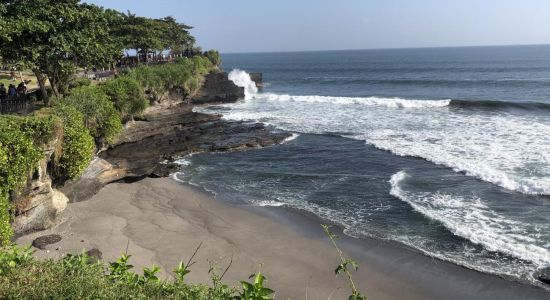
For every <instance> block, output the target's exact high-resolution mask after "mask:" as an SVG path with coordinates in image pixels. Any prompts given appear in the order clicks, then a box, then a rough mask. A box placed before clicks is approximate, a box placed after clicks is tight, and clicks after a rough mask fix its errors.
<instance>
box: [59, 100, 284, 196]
mask: <svg viewBox="0 0 550 300" xmlns="http://www.w3.org/2000/svg"><path fill="white" fill-rule="evenodd" d="M288 136H289V134H288V133H286V132H281V131H275V130H273V129H272V128H268V127H266V126H264V125H263V124H259V123H247V122H231V121H225V120H222V119H221V116H220V115H210V114H203V113H196V112H193V111H192V106H190V105H186V104H184V103H181V102H180V103H179V104H175V105H172V106H166V107H152V108H151V109H149V110H148V111H147V112H146V113H145V114H144V115H143V117H142V118H141V121H136V122H131V123H128V124H127V126H126V128H125V130H124V132H123V134H122V136H121V138H120V140H119V142H118V143H117V144H116V145H114V146H113V147H111V148H110V149H107V150H106V151H104V152H102V153H100V154H99V157H98V158H96V159H94V161H93V162H92V163H91V164H90V166H89V167H88V168H87V169H86V170H85V172H84V175H83V176H82V177H81V178H80V179H79V180H76V181H72V182H68V183H67V184H66V185H65V186H64V187H63V189H62V191H63V192H64V193H65V194H66V195H67V196H68V197H69V199H70V201H71V202H79V201H84V200H87V199H89V198H90V197H91V196H93V195H94V194H95V193H97V192H98V191H99V190H100V188H101V187H103V186H105V185H106V184H108V183H111V182H115V181H121V180H124V181H135V180H139V179H142V178H144V177H166V176H168V175H169V174H170V173H172V172H174V171H176V169H177V166H176V165H174V164H172V163H170V162H171V161H173V160H174V159H175V158H176V157H180V156H184V155H187V154H190V153H195V152H205V151H230V150H237V149H246V148H255V147H262V146H268V145H272V144H275V143H279V142H281V141H283V140H284V139H285V138H287V137H288Z"/></svg>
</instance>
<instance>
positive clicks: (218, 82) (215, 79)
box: [191, 72, 244, 104]
mask: <svg viewBox="0 0 550 300" xmlns="http://www.w3.org/2000/svg"><path fill="white" fill-rule="evenodd" d="M240 99H244V88H243V87H239V86H237V85H235V84H234V83H233V81H231V80H229V79H228V78H227V73H221V72H220V73H210V74H208V75H206V76H205V78H204V83H203V85H202V87H201V88H200V89H199V91H198V92H197V93H196V94H195V95H194V96H193V97H192V99H191V102H192V103H194V104H206V103H209V104H211V103H232V102H236V101H238V100H240Z"/></svg>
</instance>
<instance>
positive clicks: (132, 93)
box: [101, 76, 148, 118]
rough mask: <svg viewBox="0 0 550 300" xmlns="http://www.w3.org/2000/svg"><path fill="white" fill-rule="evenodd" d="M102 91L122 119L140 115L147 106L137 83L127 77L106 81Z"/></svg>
mask: <svg viewBox="0 0 550 300" xmlns="http://www.w3.org/2000/svg"><path fill="white" fill-rule="evenodd" d="M101 88H102V90H103V91H104V92H105V94H107V96H109V98H110V99H111V101H113V103H114V105H115V107H116V109H117V110H118V111H119V112H120V114H121V116H122V118H127V117H130V118H133V117H134V116H135V115H139V114H141V113H142V112H143V111H144V110H145V109H146V108H147V106H148V102H147V100H145V94H144V92H143V89H142V88H141V86H140V85H139V82H138V81H137V80H136V79H134V78H131V77H129V76H120V77H118V78H115V79H113V80H109V81H107V83H105V85H103V86H101Z"/></svg>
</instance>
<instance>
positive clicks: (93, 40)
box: [0, 0, 122, 96]
mask: <svg viewBox="0 0 550 300" xmlns="http://www.w3.org/2000/svg"><path fill="white" fill-rule="evenodd" d="M0 10H4V13H3V14H2V22H3V23H4V24H6V25H5V30H1V31H2V34H1V35H0V53H1V56H2V58H3V59H4V60H5V61H7V62H10V63H12V64H16V65H19V66H21V67H26V68H29V69H32V70H33V71H34V73H35V74H36V76H37V78H38V80H39V83H40V85H41V87H43V85H44V81H45V79H46V78H47V79H49V81H50V84H51V87H52V90H53V92H54V93H55V95H56V96H59V95H60V94H63V93H64V92H65V91H64V88H65V86H66V83H67V82H68V79H69V78H70V76H72V74H74V72H75V69H76V68H77V67H94V66H95V67H104V66H109V65H110V64H112V62H113V59H114V58H116V57H117V56H120V53H121V50H122V49H120V48H119V47H118V45H117V43H115V40H114V38H113V36H112V35H111V32H110V28H111V25H112V24H113V23H114V22H116V20H117V18H118V15H117V14H114V13H113V12H112V11H107V10H105V9H103V8H100V7H98V6H95V5H89V4H85V3H79V1H78V0H58V1H49V0H32V1H17V0H12V1H4V4H3V5H2V7H1V8H0Z"/></svg>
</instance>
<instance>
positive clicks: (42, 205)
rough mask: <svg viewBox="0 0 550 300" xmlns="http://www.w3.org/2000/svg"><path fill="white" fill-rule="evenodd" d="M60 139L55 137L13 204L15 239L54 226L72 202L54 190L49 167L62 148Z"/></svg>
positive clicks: (45, 147)
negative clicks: (55, 154) (59, 148)
mask: <svg viewBox="0 0 550 300" xmlns="http://www.w3.org/2000/svg"><path fill="white" fill-rule="evenodd" d="M59 143H61V139H60V138H58V137H56V138H54V139H53V140H52V141H50V142H49V143H48V144H47V145H45V146H44V149H43V150H44V157H43V158H42V160H41V161H40V162H39V167H38V169H37V170H36V171H35V172H34V173H33V174H30V175H29V180H28V183H27V186H26V187H25V189H24V190H23V191H22V192H21V193H20V196H19V197H16V198H15V200H14V201H13V203H14V206H15V219H14V222H13V224H12V227H13V229H14V232H15V236H20V235H22V234H25V233H28V232H32V231H37V230H44V229H47V228H49V227H51V226H52V225H54V224H55V222H56V220H57V216H58V214H59V213H60V212H62V211H63V210H64V209H65V208H66V206H67V202H68V201H69V200H68V199H67V197H66V196H65V195H64V194H63V193H61V192H60V191H58V190H56V189H54V188H53V187H52V179H51V177H50V175H49V173H48V166H49V165H50V162H51V160H52V159H53V156H54V152H55V149H56V148H58V147H60V145H59Z"/></svg>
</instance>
